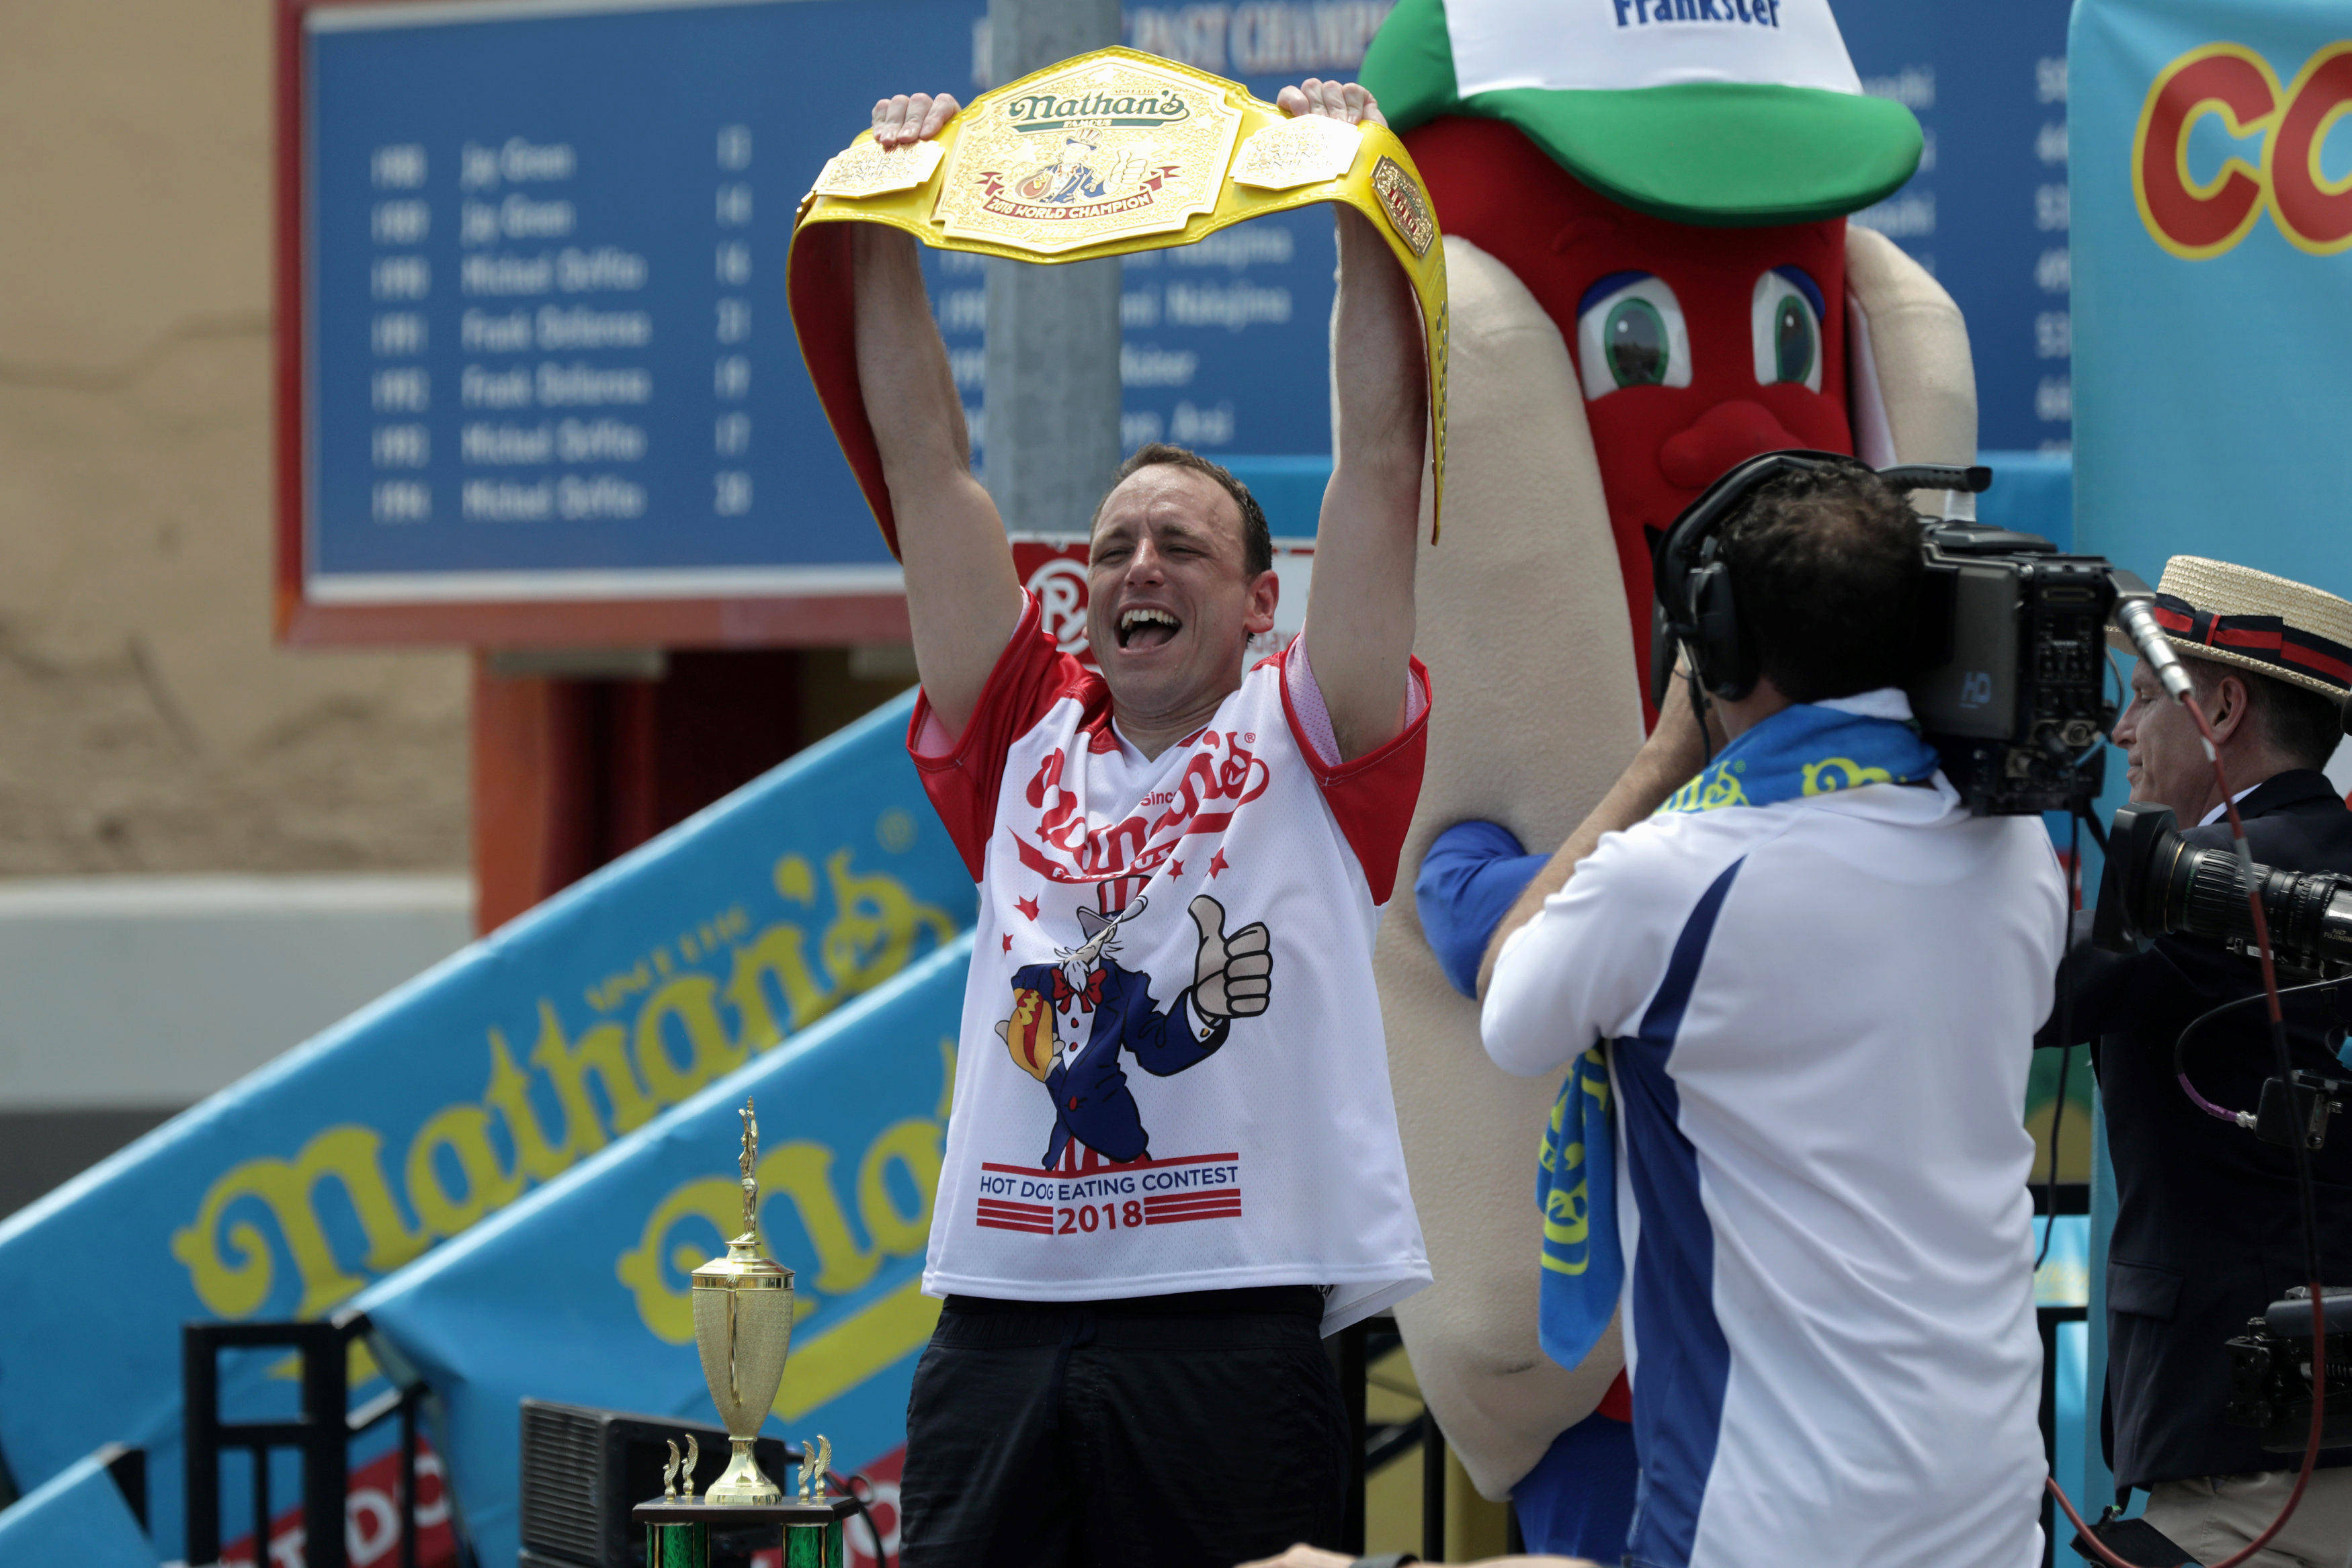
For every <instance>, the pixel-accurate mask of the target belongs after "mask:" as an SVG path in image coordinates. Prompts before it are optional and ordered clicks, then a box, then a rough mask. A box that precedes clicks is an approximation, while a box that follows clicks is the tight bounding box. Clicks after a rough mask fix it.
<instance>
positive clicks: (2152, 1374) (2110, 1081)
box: [2036, 555, 2352, 1568]
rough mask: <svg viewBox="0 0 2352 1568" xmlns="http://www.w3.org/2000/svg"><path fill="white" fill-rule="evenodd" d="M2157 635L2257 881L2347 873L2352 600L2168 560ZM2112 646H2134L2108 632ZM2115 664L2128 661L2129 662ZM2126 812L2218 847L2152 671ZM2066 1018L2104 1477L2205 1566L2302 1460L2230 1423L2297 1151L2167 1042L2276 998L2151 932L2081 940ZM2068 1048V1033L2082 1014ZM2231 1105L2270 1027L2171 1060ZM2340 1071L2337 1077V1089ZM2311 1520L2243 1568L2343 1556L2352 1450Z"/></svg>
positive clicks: (2298, 1025) (2326, 1255) (2349, 1171)
mask: <svg viewBox="0 0 2352 1568" xmlns="http://www.w3.org/2000/svg"><path fill="white" fill-rule="evenodd" d="M2156 613H2157V620H2158V623H2159V624H2160V625H2162V627H2163V628H2164V630H2165V632H2167V633H2168V635H2169V637H2170V638H2171V640H2172V643H2173V646H2174V647H2175V648H2177V649H2178V650H2179V652H2180V653H2181V655H2182V657H2183V660H2184V662H2185V663H2186V664H2187V666H2188V670H2189V676H2190V679H2191V680H2192V681H2193V682H2194V683H2195V685H2196V689H2197V698H2198V702H2199V705H2200V706H2202V707H2203V708H2204V710H2205V712H2206V715H2207V716H2208V717H2209V718H2210V721H2211V723H2212V726H2213V733H2214V736H2215V737H2216V738H2217V740H2218V741H2219V742H2220V751H2221V766H2222V769H2223V771H2224V773H2225V774H2226V775H2227V777H2228V779H2229V786H2230V789H2231V795H2232V797H2233V798H2234V799H2235V800H2236V801H2237V805H2238V812H2239V815H2240V817H2241V818H2242V820H2243V821H2244V822H2245V826H2246V838H2247V847H2248V849H2249V851H2250V852H2252V856H2253V858H2254V859H2255V860H2256V861H2258V862H2262V863H2263V864H2265V865H2270V866H2276V867H2280V868H2283V869H2286V870H2291V871H2336V872H2352V810H2346V809H2345V803H2344V800H2343V799H2342V798H2341V796H2340V794H2339V792H2338V791H2337V789H2336V786H2335V785H2333V784H2332V783H2330V782H2329V781H2328V779H2327V777H2326V775H2325V774H2324V773H2322V772H2321V771H2320V769H2321V768H2325V767H2326V764H2327V760H2328V758H2329V757H2330V756H2331V755H2332V754H2333V753H2334V751H2335V749H2336V742H2337V741H2339V740H2340V739H2342V738H2343V734H2344V730H2343V725H2342V721H2341V717H2340V715H2341V712H2342V704H2343V702H2344V699H2345V697H2346V695H2347V693H2352V603H2347V602H2346V601H2343V600H2341V599H2338V598H2336V596H2335V595H2334V594H2332V593H2323V592H2322V591H2319V590H2318V589H2315V588H2310V587H2306V586H2305V585H2304V584H2302V583H2299V582H2290V581H2288V580H2286V579H2284V578H2282V577H2273V576H2271V575H2270V574H2269V573H2267V572H2261V571H2255V570H2251V569H2249V568H2246V567H2242V566H2232V565H2231V564H2229V563H2228V562H2226V561H2218V560H2208V559H2204V558H2202V557H2200V556H2188V555H2181V556H2175V557H2173V558H2172V559H2171V560H2170V561H2169V562H2168V563H2167V564H2166V566H2165V569H2164V579H2163V581H2162V582H2161V583H2160V584H2159V585H2158V600H2157V612H2156ZM2117 636H2118V637H2120V633H2118V634H2117ZM2117 645H2118V646H2119V647H2121V648H2123V649H2124V650H2125V651H2126V652H2128V651H2129V644H2128V643H2126V642H2121V641H2119V642H2118V643H2117ZM2115 741H2116V745H2117V746H2119V747H2123V748H2124V753H2125V757H2126V759H2127V762H2128V764H2129V769H2130V772H2129V778H2130V783H2131V798H2132V799H2133V800H2142V801H2149V802H2153V803H2155V804H2157V805H2160V806H2168V807H2170V808H2171V809H2172V811H2173V814H2174V816H2175V817H2176V818H2178V819H2179V822H2180V825H2181V829H2182V833H2183V836H2184V837H2185V838H2187V839H2188V840H2189V841H2190V842H2191V843H2193V844H2198V845H2200V846H2201V847H2221V846H2226V845H2227V844H2228V843H2229V841H2230V828H2229V824H2228V823H2227V822H2226V821H2224V820H2223V818H2224V815H2225V812H2224V802H2223V800H2222V799H2221V789H2220V787H2219V786H2218V785H2217V784H2216V783H2215V781H2214V779H2213V768H2212V766H2211V764H2210V763H2209V762H2208V761H2207V760H2206V758H2205V754H2204V750H2203V747H2202V745H2201V743H2200V737H2199V736H2198V733H2197V728H2196V724H2195V721H2194V720H2193V719H2192V718H2191V717H2190V716H2189V714H2188V713H2187V712H2186V711H2185V710H2184V709H2183V708H2182V707H2181V706H2180V705H2179V704H2178V703H2174V702H2171V701H2169V700H2168V699H2166V698H2165V697H2164V695H2163V688H2162V687H2161V686H2160V685H2158V682H2157V679H2156V675H2155V673H2154V672H2153V671H2152V670H2150V669H2149V667H2148V665H2147V663H2146V662H2145V661H2142V662H2141V663H2140V664H2139V665H2138V667H2137V669H2136V670H2135V671H2134V672H2133V674H2132V683H2131V701H2130V706H2127V707H2126V709H2125V710H2124V714H2123V717H2122V718H2121V720H2120V721H2118V722H2117V724H2116V729H2115ZM2060 986H2061V989H2060V997H2061V998H2062V999H2061V1004H2060V1007H2059V1009H2058V1010H2057V1012H2056V1014H2055V1015H2054V1016H2053V1019H2052V1020H2051V1023H2050V1024H2049V1025H2048V1026H2046V1027H2045V1028H2044V1029H2043V1030H2042V1037H2041V1039H2040V1040H2037V1042H2036V1043H2038V1044H2042V1045H2059V1044H2064V1043H2072V1042H2073V1041H2074V1040H2088V1041H2090V1042H2092V1048H2093V1060H2094V1061H2095V1062H2096V1063H2097V1066H2098V1072H2099V1092H2100V1097H2101V1100H2102V1101H2103V1103H2104V1104H2105V1111H2106V1122H2107V1141H2108V1148H2109V1150H2110V1152H2111V1153H2112V1155H2113V1157H2114V1162H2115V1172H2116V1228H2115V1236H2114V1239H2113V1240H2112V1241H2111V1243H2110V1244H2109V1249H2108V1263H2107V1404H2106V1410H2105V1434H2106V1442H2107V1451H2108V1458H2109V1462H2110V1463H2111V1464H2112V1466H2113V1467H2114V1469H2115V1476H2116V1485H2117V1486H2118V1487H2144V1488H2147V1489H2148V1490H2150V1492H2151V1494H2152V1495H2151V1498H2150V1500H2149V1502H2148V1506H2147V1519H2148V1521H2149V1522H2150V1523H2152V1524H2153V1525H2155V1526H2156V1528H2158V1530H2160V1531H2164V1533H2165V1534H2167V1535H2168V1536H2169V1537H2170V1538H2171V1539H2172V1540H2173V1541H2174V1542H2177V1543H2178V1544H2179V1546H2180V1547H2181V1548H2183V1549H2184V1550H2186V1551H2188V1552H2191V1553H2193V1554H2194V1555H2195V1556H2196V1558H2197V1559H2198V1560H2199V1561H2200V1562H2205V1563H2218V1562H2220V1561H2221V1559H2222V1558H2224V1557H2225V1556H2228V1555H2229V1554H2231V1553H2232V1552H2236V1551H2238V1550H2240V1549H2241V1548H2242V1547H2243V1546H2244V1545H2245V1544H2246V1543H2247V1542H2249V1541H2251V1540H2252V1539H2253V1537H2254V1536H2255V1535H2256V1534H2257V1533H2259V1532H2260V1531H2262V1529H2263V1527H2264V1526H2265V1525H2266V1524H2268V1523H2269V1522H2270V1521H2271V1519H2272V1518H2273V1516H2274V1515H2276V1514H2277V1512H2278V1511H2279V1507H2280V1505H2281V1503H2282V1502H2284V1500H2285V1498H2286V1495H2287V1493H2288V1491H2289V1490H2291V1488H2292V1487H2293V1485H2294V1473H2295V1469H2296V1468H2297V1466H2298V1465H2299V1464H2300V1463H2301V1459H2302V1456H2301V1455H2300V1454H2299V1453H2296V1454H2287V1453H2273V1452H2268V1451H2266V1450H2264V1449H2263V1447H2262V1446H2261V1442H2260V1437H2259V1434H2258V1433H2257V1432H2256V1431H2255V1430H2254V1429H2253V1428H2252V1427H2240V1426H2233V1425H2231V1424H2230V1423H2229V1422H2228V1421H2227V1420H2226V1419H2225V1418H2224V1417H2223V1414H2222V1411H2223V1407H2224V1406H2225V1405H2226V1404H2227V1403H2228V1400H2229V1389H2230V1362H2229V1357H2228V1355H2227V1354H2225V1353H2224V1351H2223V1350H2222V1345H2223V1343H2224V1342H2226V1341H2228V1340H2229V1339H2231V1337H2232V1336H2234V1335H2236V1334H2239V1333H2243V1332H2244V1330H2245V1325H2246V1320H2247V1319H2248V1318H2251V1317H2258V1316H2260V1315H2261V1314H2262V1312H2263V1309H2264V1308H2266V1307H2268V1306H2269V1305H2270V1303H2271V1302H2272V1301H2276V1300H2278V1299H2279V1298H2280V1297H2281V1296H2283V1295H2284V1294H2285V1292H2286V1290H2287V1288H2288V1287H2290V1286H2292V1285H2295V1284H2298V1283H2301V1282H2302V1281H2303V1280H2304V1257H2303V1247H2302V1242H2301V1239H2300V1235H2299V1230H2298V1227H2299V1224H2300V1219H2299V1208H2298V1200H2297V1197H2296V1194H2295V1184H2294V1164H2293V1160H2292V1156H2291V1155H2290V1154H2289V1152H2288V1151H2287V1150H2285V1149H2283V1148H2278V1147H2274V1146H2273V1145H2269V1144H2266V1143H2263V1142H2262V1141H2260V1140H2258V1139H2256V1138H2255V1137H2253V1136H2252V1134H2249V1133H2246V1132H2243V1131H2242V1130H2240V1129H2239V1128H2237V1127H2235V1126H2231V1125H2227V1124H2223V1123H2221V1122H2219V1121H2216V1120H2214V1119H2213V1118H2211V1117H2210V1116H2208V1115H2205V1114H2204V1113H2201V1112H2200V1111H2199V1110H2198V1109H2197V1108H2196V1107H2195V1106H2194V1105H2193V1104H2191V1103H2190V1102H2189V1099H2188V1097H2187V1096H2186V1095H2185V1094H2183V1093H2182V1092H2181V1090H2180V1087H2179V1083H2178V1082H2176V1081H2175V1078H2176V1072H2175V1067H2174V1046H2175V1042H2176V1041H2177V1040H2179V1036H2180V1033H2181V1030H2183V1029H2184V1028H2185V1027H2186V1026H2187V1025H2188V1024H2189V1021H2190V1020H2191V1019H2196V1018H2197V1017H2198V1016H2199V1015H2200V1014H2202V1013H2204V1012H2205V1011H2207V1010H2208V1009H2211V1008H2213V1007H2216V1006H2218V1005H2219V1004H2221V1003H2223V1002H2227V1001H2231V1000H2233V999H2236V998H2247V997H2252V996H2253V995H2255V994H2256V993H2258V992H2259V991H2260V990H2261V988H2262V980H2261V976H2260V973H2259V971H2258V970H2257V968H2256V967H2255V962H2254V960H2253V959H2252V958H2248V957H2242V956H2238V955H2236V954H2232V953H2231V952H2229V951H2228V950H2227V949H2225V948H2224V947H2222V946H2221V945H2220V944H2219V943H2216V942H2212V941H2210V940H2207V939H2205V938H2202V937H2197V936H2187V935H2179V936H2159V937H2158V938H2157V939H2156V940H2155V941H2154V942H2153V943H2152V944H2150V945H2149V946H2148V948H2147V951H2146V952H2143V953H2140V954H2138V955H2137V956H2118V955H2116V954H2111V953H2102V952H2097V951H2095V950H2093V949H2092V948H2090V947H2089V946H2087V944H2078V945H2077V946H2076V947H2075V950H2074V952H2073V953H2071V954H2070V955H2069V956H2068V957H2067V960H2066V964H2065V966H2064V967H2063V970H2062V971H2061V975H2060ZM2299 1000H2300V999H2299V998H2287V1003H2286V1006H2287V1034H2288V1039H2289V1042H2290V1045H2291V1048H2292V1050H2293V1051H2294V1058H2295V1063H2296V1065H2297V1066H2299V1067H2305V1068H2313V1069H2327V1068H2333V1067H2336V1062H2335V1060H2334V1058H2333V1054H2332V1053H2331V1052H2330V1051H2328V1049H2327V1045H2326V1040H2327V1035H2326V1030H2327V1026H2328V1024H2329V1023H2330V1022H2331V1021H2332V1020H2331V1019H2329V1018H2328V1017H2327V1016H2326V1010H2325V1009H2315V1008H2314V1007H2312V1006H2310V1005H2308V1004H2305V1005H2302V1006H2298V1005H2297V1003H2298V1001H2299ZM2068 1007H2071V1009H2072V1013H2071V1024H2072V1027H2071V1028H2069V1029H2068V1030H2065V1033H2067V1034H2068V1035H2069V1036H2071V1037H2072V1040H2060V1039H2059V1038H2058V1036H2059V1032H2060V1030H2059V1028H2058V1019H2059V1018H2065V1017H2068V1016H2069V1015H2068V1013H2067V1010H2066V1009H2067V1008H2068ZM2180 1065H2181V1067H2182V1068H2183V1069H2185V1071H2187V1073H2188V1075H2189V1078H2190V1079H2191V1080H2192V1081H2193V1082H2195V1083H2196V1085H2197V1088H2198V1091H2199V1092H2200V1093H2201V1094H2203V1095H2204V1096H2205V1097H2206V1098H2207V1099H2209V1100H2210V1101H2212V1102H2214V1103H2217V1104H2221V1105H2226V1106H2243V1107H2251V1106H2252V1105H2254V1104H2255V1103H2257V1102H2258V1101H2259V1100H2260V1098H2261V1094H2262V1084H2263V1079H2265V1078H2267V1077H2269V1076H2271V1075H2272V1073H2273V1057H2272V1051H2271V1046H2270V1040H2269V1035H2268V1029H2267V1025H2266V1023H2265V1022H2264V1019H2263V1012H2262V1010H2261V1009H2259V1008H2256V1007H2252V1006H2249V1007H2245V1008H2241V1009H2233V1010H2232V1011H2231V1012H2230V1013H2227V1014H2224V1015H2222V1016H2221V1018H2219V1019H2215V1020H2214V1021H2213V1022H2212V1023H2211V1024H2210V1025H2208V1026H2206V1027H2205V1028H2204V1029H2201V1030H2199V1031H2198V1035H2197V1038H2196V1040H2194V1041H2193V1042H2192V1045H2191V1049H2190V1051H2189V1055H2188V1057H2187V1059H2186V1060H2185V1061H2183V1062H2182V1063H2181V1064H2180ZM2339 1071H2340V1069H2339ZM2312 1168H2313V1174H2314V1176H2315V1177H2316V1178H2317V1183H2318V1216H2319V1242H2320V1263H2321V1268H2322V1271H2323V1274H2324V1275H2325V1278H2326V1280H2327V1281H2328V1282H2330V1283H2343V1282H2347V1281H2352V1137H2347V1136H2345V1135H2343V1134H2341V1133H2339V1134H2338V1135H2337V1136H2336V1137H2334V1138H2332V1139H2330V1140H2329V1141H2328V1144H2327V1146H2326V1148H2324V1149H2321V1150H2319V1151H2316V1152H2315V1153H2314V1154H2313V1155H2312ZM2319 1464H2320V1465H2321V1466H2323V1467H2328V1468H2325V1469H2319V1470H2317V1471H2315V1473H2314V1475H2313V1476H2312V1479H2311V1484H2310V1487H2309V1489H2308V1490H2306V1491H2305V1494H2304V1498H2303V1501H2302V1504H2301V1505H2300V1506H2299V1507H2298V1508H2297V1509H2296V1511H2295V1514H2294V1518H2293V1519H2292V1520H2290V1521H2288V1523H2287V1526H2286V1528H2285V1529H2284V1530H2283V1531H2280V1533H2279V1534H2278V1535H2277V1536H2275V1537H2273V1539H2272V1541H2271V1542H2270V1544H2269V1545H2268V1546H2267V1547H2266V1548H2264V1550H2263V1551H2262V1552H2259V1553H2257V1554H2256V1555H2255V1556H2254V1557H2253V1558H2252V1559H2251V1560H2250V1564H2251V1568H2305V1565H2308V1568H2318V1565H2319V1564H2322V1563H2325V1564H2327V1565H2328V1568H2340V1565H2341V1564H2342V1563H2343V1562H2344V1552H2345V1545H2346V1542H2352V1469H2347V1468H2346V1467H2347V1466H2352V1448H2334V1449H2326V1450H2323V1451H2322V1452H2321V1455H2320V1458H2319Z"/></svg>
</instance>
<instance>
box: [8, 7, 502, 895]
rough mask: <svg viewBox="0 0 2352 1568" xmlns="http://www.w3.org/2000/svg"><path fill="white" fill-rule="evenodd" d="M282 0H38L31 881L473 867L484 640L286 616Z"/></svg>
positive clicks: (26, 128)
mask: <svg viewBox="0 0 2352 1568" xmlns="http://www.w3.org/2000/svg"><path fill="white" fill-rule="evenodd" d="M272 14H273V6H272V5H270V4H269V0H12V3H11V4H10V5H7V6H6V7H5V20H6V41H5V46H4V47H0V877H7V876H26V875H51V876H54V875H60V874H74V873H91V872H119V871H139V872H192V871H205V872H216V871H251V872H277V871H335V870H349V869H425V868H432V869H448V870H457V869H460V868H462V867H463V866H464V865H465V863H466V860H467V846H466V821H467V795H466V692H467V673H466V665H465V663H464V658H463V655H461V654H458V653H449V652H427V653H337V652H307V651H295V650H289V649H281V648H279V647H278V646H276V645H275V644H274V643H273V641H272V636H271V630H270V573H271V555H270V550H271V539H272V528H273V519H272V464H273V462H274V458H273V455H272V449H271V409H270V399H271V387H270V378H271V373H272V360H271V351H272V350H271V336H270V289H271V272H270V266H271V256H272V244H273V240H272V226H273V221H274V205H273V203H274V196H273V192H272V185H271V155H272V154H271V149H272V141H273V130H272V119H271V115H272V110H271V90H272V76H273V69H274V65H273V44H272V35H271V28H272V26H273V21H272Z"/></svg>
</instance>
